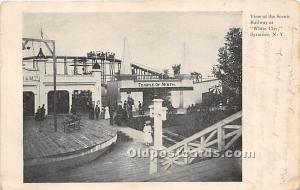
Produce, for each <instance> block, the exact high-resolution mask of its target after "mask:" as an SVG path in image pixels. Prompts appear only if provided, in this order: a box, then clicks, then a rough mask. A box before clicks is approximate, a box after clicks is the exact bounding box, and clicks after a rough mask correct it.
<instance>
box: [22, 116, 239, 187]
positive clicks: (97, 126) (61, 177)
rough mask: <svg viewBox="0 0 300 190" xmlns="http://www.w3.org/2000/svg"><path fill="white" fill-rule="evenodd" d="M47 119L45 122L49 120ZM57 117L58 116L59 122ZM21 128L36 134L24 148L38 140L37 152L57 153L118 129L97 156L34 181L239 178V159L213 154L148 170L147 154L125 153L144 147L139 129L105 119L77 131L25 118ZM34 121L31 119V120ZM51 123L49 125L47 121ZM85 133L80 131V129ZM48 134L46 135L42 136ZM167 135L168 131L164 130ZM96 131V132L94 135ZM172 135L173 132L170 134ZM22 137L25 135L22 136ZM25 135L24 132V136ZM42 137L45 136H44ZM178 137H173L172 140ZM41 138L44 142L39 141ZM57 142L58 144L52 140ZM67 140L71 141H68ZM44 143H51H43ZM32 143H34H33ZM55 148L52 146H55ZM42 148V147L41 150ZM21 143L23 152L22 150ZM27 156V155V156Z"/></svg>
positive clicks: (43, 154) (233, 179)
mask: <svg viewBox="0 0 300 190" xmlns="http://www.w3.org/2000/svg"><path fill="white" fill-rule="evenodd" d="M51 121H52V120H49V121H47V122H51ZM60 121H61V119H60V120H59V123H60ZM27 122H28V123H27V125H28V126H25V127H27V128H28V129H24V132H27V133H28V134H27V135H29V137H31V138H37V139H36V140H35V141H34V142H33V140H32V139H27V141H26V146H27V147H26V148H27V149H28V148H29V149H31V144H30V142H32V143H41V144H40V145H35V144H34V146H33V148H34V151H36V152H39V151H41V153H39V154H37V153H36V154H37V155H38V156H45V155H49V154H50V153H51V154H59V153H63V152H66V151H70V150H71V151H76V150H78V149H79V148H78V147H80V148H85V147H87V146H89V145H91V144H93V143H98V142H102V141H105V139H106V138H109V137H111V135H113V134H115V133H116V131H118V141H117V144H116V145H114V146H112V147H110V149H109V150H108V151H107V152H106V153H105V154H104V155H101V156H99V157H98V158H96V159H94V160H93V161H90V162H88V163H85V164H82V165H79V166H74V167H71V168H70V167H69V168H64V169H61V170H59V171H56V172H54V173H51V172H49V173H47V172H45V173H42V175H38V176H36V178H35V181H34V182H44V183H47V182H59V183H68V182H147V181H149V182H150V181H154V182H155V181H158V182H159V181H165V182H189V181H193V182H196V181H199V182H201V181H203V182H204V181H212V182H213V181H241V179H242V175H241V173H242V172H241V159H238V158H213V159H209V160H205V161H201V162H197V163H193V164H190V165H187V166H182V167H175V168H173V169H170V170H168V171H162V170H160V172H159V173H156V174H150V173H149V170H150V158H143V157H133V158H132V157H129V155H128V150H129V149H131V148H134V149H135V150H138V149H140V150H145V149H146V148H147V147H146V146H145V145H144V144H143V143H142V142H143V132H141V131H138V130H135V129H132V128H129V127H118V126H113V127H111V126H109V124H108V121H104V120H101V121H93V120H88V119H86V120H85V121H84V124H85V125H86V126H87V127H85V128H84V129H82V131H81V132H80V131H79V132H73V133H70V134H69V133H67V134H65V133H63V132H62V130H63V129H62V126H60V127H59V131H58V132H56V133H54V132H53V127H41V128H39V127H38V126H36V123H34V124H32V123H31V125H30V121H27ZM31 122H34V121H31ZM49 126H51V125H49ZM83 131H84V132H85V133H88V135H83V134H82V132H83ZM47 133H49V134H51V135H50V136H49V134H48V136H47V137H45V136H43V135H46V134H47ZM164 134H166V135H169V133H168V131H165V133H164ZM98 135H99V136H98ZM171 136H172V137H173V138H174V139H176V138H175V137H174V136H176V134H172V135H171ZM24 138H25V137H24ZM26 138H28V136H26ZM44 138H46V140H44ZM24 140H25V139H24ZM177 140H179V139H176V141H177ZM42 141H44V142H42ZM57 142H59V146H58V145H57V144H56V143H57ZM71 142H72V143H73V144H72V145H71ZM48 144H52V145H50V146H49V147H46V146H47V145H48ZM24 145H25V144H24ZM75 145H76V146H75ZM35 146H36V147H35ZM54 147H56V148H58V150H55V148H54ZM44 148H45V150H43V149H44ZM25 150H26V149H25V147H24V153H25ZM27 151H28V152H27V158H28V157H29V156H36V155H35V154H33V153H34V152H33V153H32V152H30V150H27ZM29 158H30V157H29Z"/></svg>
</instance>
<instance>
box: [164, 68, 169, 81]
mask: <svg viewBox="0 0 300 190" xmlns="http://www.w3.org/2000/svg"><path fill="white" fill-rule="evenodd" d="M163 78H164V79H168V78H169V69H164V70H163Z"/></svg>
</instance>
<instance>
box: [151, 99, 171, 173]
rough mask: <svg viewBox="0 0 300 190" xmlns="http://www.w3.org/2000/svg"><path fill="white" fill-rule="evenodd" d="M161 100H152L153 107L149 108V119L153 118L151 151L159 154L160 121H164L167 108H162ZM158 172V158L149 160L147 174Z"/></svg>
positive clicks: (161, 146)
mask: <svg viewBox="0 0 300 190" xmlns="http://www.w3.org/2000/svg"><path fill="white" fill-rule="evenodd" d="M162 102H163V100H162V99H154V100H153V106H152V105H151V106H149V108H150V117H153V118H154V145H153V147H151V148H152V150H153V151H156V152H157V155H158V154H159V151H161V150H162V149H163V144H162V138H163V136H162V121H163V120H166V110H167V108H165V107H162ZM157 171H158V158H157V157H156V158H153V159H151V160H150V169H149V173H150V174H153V173H156V172H157Z"/></svg>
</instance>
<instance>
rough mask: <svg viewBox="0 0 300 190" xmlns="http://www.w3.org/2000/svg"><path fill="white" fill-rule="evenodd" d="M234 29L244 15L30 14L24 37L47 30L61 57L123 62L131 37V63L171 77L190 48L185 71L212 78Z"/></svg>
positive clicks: (181, 13)
mask: <svg viewBox="0 0 300 190" xmlns="http://www.w3.org/2000/svg"><path fill="white" fill-rule="evenodd" d="M231 27H242V14H241V12H148V13H147V12H140V13H128V12H124V13H59V14H58V13H28V14H25V15H24V18H23V37H27V38H41V34H40V30H41V28H42V31H43V35H44V39H52V40H55V42H56V55H69V56H84V55H86V53H87V52H89V51H92V50H99V51H105V52H106V51H110V52H115V53H116V58H119V59H122V52H123V41H124V38H125V37H126V38H127V41H128V47H129V53H130V59H131V62H134V63H139V64H142V65H147V66H148V67H152V68H155V69H159V70H163V69H169V71H170V72H171V71H172V65H175V64H183V63H184V61H183V55H184V48H183V46H184V45H183V44H184V43H185V44H186V48H185V49H186V53H185V55H186V61H185V63H184V65H183V67H184V71H185V72H187V73H188V72H193V71H197V72H200V73H201V74H202V75H203V76H209V75H211V70H212V66H213V65H215V64H217V59H218V49H219V48H220V47H221V46H223V44H224V37H225V35H226V33H227V31H228V30H229V28H231ZM35 53H36V54H37V50H36V52H35Z"/></svg>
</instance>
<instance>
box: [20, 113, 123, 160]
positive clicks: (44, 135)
mask: <svg viewBox="0 0 300 190" xmlns="http://www.w3.org/2000/svg"><path fill="white" fill-rule="evenodd" d="M63 117H64V116H58V130H57V132H54V126H53V118H52V117H47V118H46V119H45V120H44V121H42V122H38V121H35V120H33V118H25V120H24V131H23V134H24V137H23V138H24V139H23V140H24V141H23V143H24V161H27V160H31V159H36V158H47V157H53V156H62V155H68V154H72V153H76V152H77V151H81V150H84V149H87V148H89V147H93V146H95V145H99V144H102V143H105V142H107V141H108V140H110V139H112V138H114V137H116V134H117V132H116V129H114V128H112V127H111V126H110V125H109V124H108V123H107V122H105V121H103V120H99V121H96V120H89V119H88V118H87V116H85V117H83V118H82V125H83V126H82V127H81V129H80V131H74V132H71V133H64V132H63V124H62V121H63Z"/></svg>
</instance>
